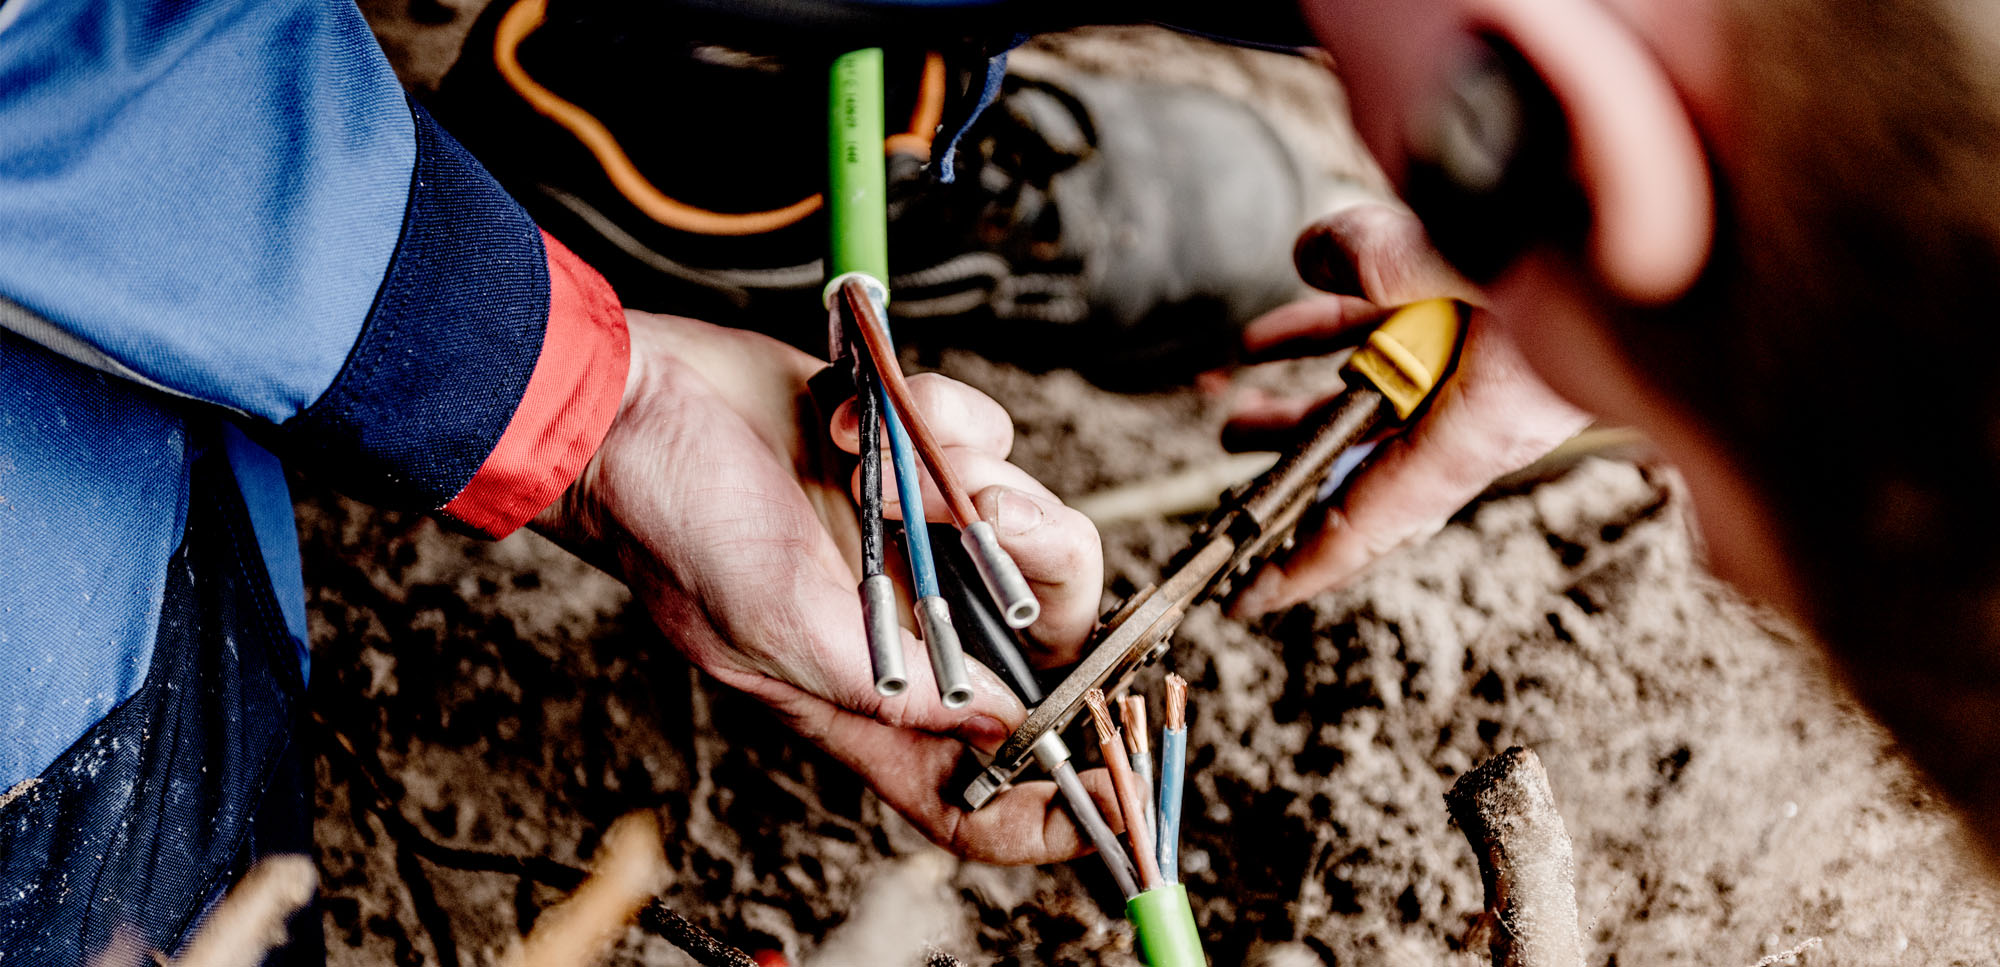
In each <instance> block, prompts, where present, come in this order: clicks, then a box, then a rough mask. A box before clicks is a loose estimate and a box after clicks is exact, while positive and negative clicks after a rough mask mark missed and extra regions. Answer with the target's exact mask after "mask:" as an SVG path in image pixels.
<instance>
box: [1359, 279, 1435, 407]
mask: <svg viewBox="0 0 2000 967" xmlns="http://www.w3.org/2000/svg"><path fill="white" fill-rule="evenodd" d="M1461 328H1462V320H1461V319H1460V317H1459V308H1458V303H1456V302H1453V301H1452V300H1450V299H1427V300H1425V301H1423V302H1413V303H1411V304H1409V305H1407V306H1404V307H1403V308H1401V309H1398V310H1396V313H1395V314H1394V315H1392V316H1390V317H1389V318H1388V321H1386V322H1384V323H1382V324H1381V325H1380V326H1377V327H1375V331H1374V332H1372V333H1369V334H1368V340H1367V341H1366V342H1364V343H1362V344H1361V348H1359V349H1356V350H1355V351H1354V356H1353V358H1351V359H1349V360H1348V361H1347V368H1348V369H1351V370H1353V371H1355V372H1357V373H1360V374H1361V375H1362V376H1363V377H1366V378H1367V380H1368V381H1369V382H1370V383H1373V384H1375V388H1376V389H1378V390H1381V391H1382V395H1383V396H1384V397H1387V398H1388V400H1389V405H1391V406H1393V407H1395V408H1396V417H1397V418H1398V419H1403V420H1407V419H1409V418H1410V414H1412V413H1415V412H1416V411H1417V407H1419V406H1422V405H1423V403H1424V398H1425V397H1427V396H1429V395H1430V393H1431V390H1432V389H1433V388H1434V387H1436V386H1437V384H1438V381H1439V380H1441V379H1443V378H1444V374H1445V371H1446V370H1448V369H1450V368H1451V360H1452V356H1453V355H1454V354H1455V353H1456V352H1457V351H1458V337H1459V330H1460V329H1461Z"/></svg>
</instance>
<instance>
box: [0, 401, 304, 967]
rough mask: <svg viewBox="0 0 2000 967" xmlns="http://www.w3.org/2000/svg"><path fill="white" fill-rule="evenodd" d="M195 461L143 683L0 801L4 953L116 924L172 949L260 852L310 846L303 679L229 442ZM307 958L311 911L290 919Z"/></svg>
mask: <svg viewBox="0 0 2000 967" xmlns="http://www.w3.org/2000/svg"><path fill="white" fill-rule="evenodd" d="M202 449H204V450H205V452H203V453H202V454H201V455H200V456H198V457H197V458H196V459H195V460H194V461H193V464H192V473H191V479H190V486H189V494H190V497H189V504H188V513H187V526H186V530H185V532H184V534H185V536H184V538H183V540H182V542H181V544H180V547H179V548H178V549H177V550H176V551H175V552H174V553H173V556H172V558H171V559H170V560H169V561H168V566H167V582H166V590H165V595H164V601H163V604H162V606H161V609H160V613H159V630H158V632H157V634H156V636H155V641H154V647H153V656H152V663H151V667H150V668H149V669H148V672H147V675H146V680H145V682H144V684H143V685H141V686H140V688H139V690H138V691H137V692H136V693H134V694H133V695H132V696H131V697H130V698H128V699H126V700H125V701H124V702H123V703H122V704H120V705H119V706H118V707H117V708H116V709H114V710H113V711H112V712H111V714H110V715H107V716H105V718H104V719H103V720H102V721H100V722H99V723H98V724H97V725H96V726H94V727H92V728H91V729H90V730H89V731H88V732H86V733H84V735H83V737H82V738H81V739H79V740H77V742H76V743H75V744H74V745H73V746H71V747H70V749H69V750H68V751H67V752H65V753H63V754H62V755H61V756H60V757H58V758H57V759H56V761H55V762H54V763H52V764H50V765H49V766H48V768H46V769H44V770H42V773H41V775H40V777H39V780H40V781H39V782H38V783H36V784H35V785H33V786H32V787H30V788H28V789H27V790H25V791H24V792H23V793H22V794H21V795H20V796H19V798H17V799H15V800H14V801H13V802H11V803H9V804H8V805H7V806H6V807H5V809H0V950H4V951H6V962H7V963H10V964H11V963H16V962H19V963H24V964H37V965H50V967H68V965H80V964H83V963H86V962H88V959H89V958H90V956H91V955H93V954H95V953H97V952H99V951H101V950H102V949H103V948H104V947H105V945H106V944H108V943H109V941H110V939H111V936H112V932H113V931H114V930H118V929H126V930H131V931H133V932H134V933H135V934H136V936H137V938H138V939H139V940H140V941H142V942H143V943H145V944H147V945H148V946H150V947H151V948H153V949H158V950H162V951H167V952H169V953H171V952H173V951H175V950H176V949H178V948H179V947H180V946H181V944H182V943H183V942H184V941H185V939H186V937H187V936H188V935H189V932H190V928H191V927H192V926H193V925H194V924H195V923H197V921H198V919H199V917H200V915H201V914H202V913H203V911H204V910H205V909H207V908H208V906H209V904H211V903H212V902H213V901H214V900H215V899H216V898H217V897H218V896H219V895H220V894H221V893H222V892H223V891H224V890H225V889H226V887H227V886H228V885H229V884H230V883H231V882H232V881H233V880H234V879H235V878H236V877H238V876H240V875H241V874H242V872H243V871H244V870H245V869H247V868H248V867H249V865H250V864H251V863H252V862H254V861H255V860H256V859H257V858H258V857H260V856H263V855H267V854H270V853H276V852H309V850H310V845H309V835H310V832H309V831H310V824H309V822H308V817H309V815H310V814H309V812H308V807H309V805H310V800H309V798H308V792H309V788H310V787H309V785H308V783H307V780H306V776H305V772H304V768H303V758H302V756H301V755H300V749H299V747H298V744H297V742H296V741H295V736H296V735H298V734H300V729H299V728H298V724H299V723H298V721H297V719H298V717H299V715H300V714H302V709H303V704H302V703H303V699H304V686H303V683H302V681H301V679H300V677H299V669H298V663H297V659H296V657H295V646H294V644H293V639H292V637H291V635H290V633H289V632H288V631H287V630H286V628H285V625H286V622H285V618H284V615H283V613H282V612H281V610H280V608H279V605H278V602H277V600H276V599H275V598H274V597H273V595H272V593H271V588H270V584H269V579H268V577H267V575H266V572H265V568H264V563H263V561H262V559H261V558H260V557H259V555H258V551H257V546H258V545H257V540H256V537H255V535H254V533H253V532H252V527H251V523H250V520H249V518H248V515H247V514H246V512H245V510H244V506H243V502H242V499H241V497H240V496H239V495H238V491H237V486H236V482H235V480H234V478H233V477H232V475H231V473H230V470H229V461H228V459H227V455H226V454H225V453H224V452H223V449H222V447H221V446H220V445H219V440H216V439H211V440H208V441H206V442H205V444H204V445H203V447H202ZM295 926H296V927H298V928H300V930H301V934H302V935H301V937H300V941H299V943H300V944H301V946H299V947H298V949H296V950H295V953H296V954H297V955H299V956H302V957H304V958H305V959H306V960H310V959H312V958H313V957H314V956H315V954H316V951H315V950H314V948H315V946H316V945H317V943H318V933H317V918H316V917H313V916H310V915H308V916H303V917H300V918H297V921H296V924H295Z"/></svg>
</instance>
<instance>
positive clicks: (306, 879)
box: [174, 855, 319, 967]
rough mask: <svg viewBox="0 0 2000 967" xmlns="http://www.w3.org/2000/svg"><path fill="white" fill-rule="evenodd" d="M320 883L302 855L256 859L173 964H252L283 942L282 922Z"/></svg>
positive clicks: (240, 966)
mask: <svg viewBox="0 0 2000 967" xmlns="http://www.w3.org/2000/svg"><path fill="white" fill-rule="evenodd" d="M318 886H319V872H318V871H317V870H315V869H314V868H313V861H312V860H310V859H308V858H306V857H304V856H291V855H279V856H271V857H267V858H265V859H263V860H259V861H258V863H257V865H256V866H253V867H251V868H250V872H248V873H245V874H243V879H241V880H238V881H237V883H236V885H235V886H233V887H231V888H230V890H229V895H227V896H225V897H223V898H222V902H221V903H219V904H217V905H216V907H215V912H214V913H211V914H209V917H208V922H207V923H205V924H203V925H202V928H201V932H200V933H197V934H195V938H194V940H193V941H192V942H190V943H189V944H188V946H187V950H185V951H184V952H182V953H181V955H180V957H179V958H177V959H175V960H174V967H256V965H258V964H261V963H263V962H264V955H265V954H267V953H270V951H271V950H272V949H273V948H275V947H277V946H278V945H279V944H282V943H284V942H285V921H287V920H289V919H291V916H292V914H294V913H297V912H299V910H300V908H302V907H304V906H305V905H306V902H307V901H309V900H311V899H312V895H313V890H314V889H316V888H317V887H318Z"/></svg>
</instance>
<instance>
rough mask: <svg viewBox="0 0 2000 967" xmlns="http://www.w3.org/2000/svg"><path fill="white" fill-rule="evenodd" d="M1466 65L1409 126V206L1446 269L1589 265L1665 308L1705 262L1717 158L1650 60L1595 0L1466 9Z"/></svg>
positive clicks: (1472, 272)
mask: <svg viewBox="0 0 2000 967" xmlns="http://www.w3.org/2000/svg"><path fill="white" fill-rule="evenodd" d="M1463 26H1464V37H1465V38H1466V39H1465V42H1464V44H1463V45H1462V46H1461V49H1460V51H1459V52H1458V53H1457V55H1456V56H1457V59H1458V64H1457V65H1455V68H1454V70H1453V71H1452V73H1451V74H1450V75H1449V78H1448V80H1447V82H1446V83H1445V85H1444V86H1443V88H1442V90H1441V91H1440V93H1439V95H1438V96H1436V97H1434V98H1432V99H1431V100H1430V101H1429V103H1428V104H1426V105H1425V106H1423V107H1421V108H1420V109H1419V110H1418V111H1417V112H1416V115H1415V116H1414V117H1412V118H1411V119H1410V128H1409V132H1408V135H1407V139H1408V145H1409V152H1408V157H1409V163H1408V168H1407V170H1406V174H1405V195H1406V197H1407V198H1408V200H1409V202H1410V205H1411V207H1412V208H1413V209H1415V210H1416V212H1417V214H1418V215H1419V216H1420V217H1422V219H1423V221H1424V223H1425V225H1426V227H1427V228H1428V229H1429V230H1430V232H1431V235H1432V237H1433V239H1435V240H1436V241H1437V243H1438V247H1439V249H1440V250H1441V251H1443V253H1444V254H1445V255H1446V257H1448V258H1450V259H1451V260H1452V261H1453V262H1454V263H1455V264H1456V265H1457V266H1458V267H1459V268H1460V269H1461V270H1462V271H1464V272H1465V273H1466V274H1467V275H1468V276H1469V277H1471V278H1473V279H1474V280H1475V281H1480V282H1486V281H1491V280H1492V279H1493V278H1494V277H1496V276H1498V275H1499V274H1500V273H1501V272H1503V271H1504V270H1506V269H1507V268H1508V267H1509V266H1511V265H1513V264H1514V263H1515V262H1517V261H1518V260H1519V259H1520V257H1521V256H1522V255H1523V254H1525V253H1526V252H1527V251H1529V250H1531V249H1536V248H1541V247H1552V248H1556V249H1559V250H1562V251H1565V252H1570V253H1574V254H1576V255H1578V256H1582V257H1583V258H1584V264H1586V265H1587V266H1588V267H1589V268H1590V269H1591V270H1592V273H1593V274H1594V275H1595V276H1596V279H1595V281H1596V282H1597V284H1598V286H1599V287H1601V288H1602V289H1603V290H1604V292H1605V293H1606V294H1608V295H1610V296H1612V297H1613V298H1615V299H1618V300H1621V301H1625V302H1630V303H1635V304H1640V305H1653V304H1660V303H1664V302H1668V301H1671V300H1673V299H1674V298H1676V297H1678V296H1679V295H1681V294H1682V293H1683V292H1685V291H1686V289H1687V288H1688V286H1690V285H1691V284H1692V283H1693V282H1694V280H1695V278H1696V277H1697V276H1698V275H1699V274H1700V273H1701V270H1702V267H1703V266H1704V265H1705V264H1706V263H1707V260H1708V254H1709V249H1710V245H1711V241H1712V237H1713V233H1714V218H1715V215H1714V197H1713V189H1712V186H1711V184H1710V181H1709V177H1708V165H1707V155H1706V152H1705V151H1704V150H1703V147H1702V144H1701V141H1700V139H1699V138H1698V137H1697V136H1696V134H1695V130H1694V124H1693V122H1692V120H1691V119H1690V118H1689V116H1688V113H1687V110H1686V108H1685V107H1684V106H1683V104H1682V102H1681V100H1680V98H1679V96H1678V94H1677V92H1676V91H1675V89H1674V87H1673V84H1672V83H1671V81H1670V80H1669V79H1668V77H1667V75H1666V73H1665V71H1664V70H1663V69H1662V68H1661V67H1660V65H1659V63H1658V62H1657V60H1656V59H1655V58H1654V57H1653V56H1652V54H1651V52H1650V51H1649V50H1648V49H1647V48H1646V47H1645V46H1644V45H1643V44H1641V43H1640V42H1639V40H1638V38H1637V37H1635V36H1634V35H1633V34H1632V32H1631V31H1630V30H1629V29H1627V28H1626V27H1625V26H1624V25H1623V24H1622V23H1621V22H1619V21H1618V20H1617V19H1615V18H1614V17H1613V16H1612V14H1611V13H1610V12H1608V11H1607V10H1605V9H1604V8H1603V7H1601V6H1599V5H1598V4H1597V3H1596V2H1593V0H1483V2H1475V3H1472V4H1469V5H1468V7H1467V10H1466V14H1465V21H1464V25H1463Z"/></svg>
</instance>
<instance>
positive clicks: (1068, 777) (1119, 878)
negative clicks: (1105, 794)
mask: <svg viewBox="0 0 2000 967" xmlns="http://www.w3.org/2000/svg"><path fill="white" fill-rule="evenodd" d="M1049 775H1050V776H1052V777H1053V778H1054V779H1055V781H1056V789H1057V790H1058V791H1059V792H1061V793H1062V796H1063V800H1064V801H1065V802H1067V803H1068V804H1069V811H1070V815H1072V816H1075V817H1076V822H1077V825H1079V826H1082V827H1083V833H1084V835H1085V836H1088V837H1089V838H1090V842H1091V843H1092V845H1095V846H1096V847H1097V855H1099V856H1101V857H1103V858H1104V867H1105V869H1107V870H1110V871H1111V879H1112V881H1113V882H1115V883H1117V884H1118V892H1119V894H1121V895H1122V896H1124V897H1125V898H1126V899H1131V898H1132V897H1135V896H1137V895H1139V879H1138V877H1139V874H1138V871H1137V870H1136V869H1134V868H1133V866H1132V858H1131V857H1130V856H1127V855H1126V853H1125V847H1124V845H1123V844H1121V843H1119V842H1118V834H1117V833H1114V832H1112V831H1111V824H1110V823H1107V822H1105V821H1104V814H1103V813H1101V812H1098V811H1097V800H1095V799H1092V798H1090V790H1088V789H1085V788H1083V780H1082V779H1081V778H1078V776H1077V774H1076V767H1075V766H1073V765H1070V764H1069V761H1068V760H1064V761H1062V762H1060V763H1057V764H1056V766H1055V767H1054V768H1052V769H1050V770H1049Z"/></svg>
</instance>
